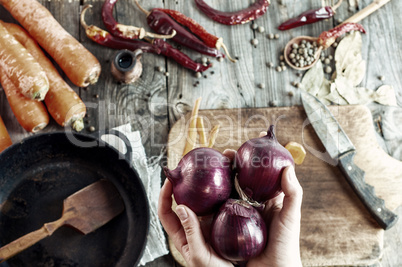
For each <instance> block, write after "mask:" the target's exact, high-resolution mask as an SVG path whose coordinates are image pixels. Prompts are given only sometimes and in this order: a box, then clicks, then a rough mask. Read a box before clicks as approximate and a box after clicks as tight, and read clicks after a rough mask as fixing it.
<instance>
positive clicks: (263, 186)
mask: <svg viewBox="0 0 402 267" xmlns="http://www.w3.org/2000/svg"><path fill="white" fill-rule="evenodd" d="M289 165H293V166H294V161H293V158H292V155H291V154H290V152H289V151H288V150H287V149H286V148H284V147H283V146H282V145H281V144H279V143H278V140H277V139H276V137H275V134H274V126H273V125H271V126H270V127H269V129H268V133H267V135H266V136H263V137H260V138H254V139H251V140H249V141H247V142H245V143H244V144H243V145H242V146H241V147H240V148H239V150H238V151H237V153H236V158H235V168H236V170H237V173H238V175H237V179H238V182H239V185H240V187H241V189H242V190H243V192H244V193H245V194H246V195H247V196H248V197H249V198H251V199H252V200H255V201H257V202H260V203H263V202H265V201H267V200H268V199H271V198H273V197H275V196H277V195H278V194H279V193H280V192H281V191H282V188H281V176H282V172H283V170H284V169H285V167H287V166H289Z"/></svg>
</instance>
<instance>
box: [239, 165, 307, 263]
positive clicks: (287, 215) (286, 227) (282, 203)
mask: <svg viewBox="0 0 402 267" xmlns="http://www.w3.org/2000/svg"><path fill="white" fill-rule="evenodd" d="M281 185H282V191H283V193H281V194H280V195H278V196H277V197H275V198H273V199H271V200H269V201H268V202H267V203H266V205H265V208H264V212H263V217H264V220H265V222H266V224H267V227H268V243H267V247H266V248H265V250H264V251H263V252H262V253H261V254H260V255H259V256H257V257H256V258H253V259H251V260H250V261H249V262H248V264H247V266H248V267H252V266H272V267H279V266H292V267H301V266H302V263H301V259H300V245H299V238H300V219H301V203H302V197H303V190H302V187H301V186H300V184H299V181H298V180H297V178H296V174H295V171H294V168H293V166H289V167H286V169H285V170H284V172H283V174H282V181H281Z"/></svg>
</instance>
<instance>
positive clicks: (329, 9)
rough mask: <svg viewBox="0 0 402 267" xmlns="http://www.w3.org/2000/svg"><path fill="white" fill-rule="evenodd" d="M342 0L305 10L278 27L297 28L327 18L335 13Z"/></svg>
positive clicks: (283, 29)
mask: <svg viewBox="0 0 402 267" xmlns="http://www.w3.org/2000/svg"><path fill="white" fill-rule="evenodd" d="M342 1H343V0H339V1H338V3H336V5H334V6H325V7H321V8H317V9H312V10H307V11H305V12H303V13H301V14H300V15H299V16H297V17H294V18H291V19H289V20H287V21H285V22H284V23H282V24H281V25H279V27H278V29H279V30H281V31H285V30H289V29H293V28H297V27H300V26H303V25H307V24H312V23H315V22H317V21H320V20H323V19H329V18H331V17H333V16H334V15H335V11H336V10H337V9H338V7H339V6H340V5H341V4H342Z"/></svg>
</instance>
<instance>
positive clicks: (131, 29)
mask: <svg viewBox="0 0 402 267" xmlns="http://www.w3.org/2000/svg"><path fill="white" fill-rule="evenodd" d="M116 2H117V0H106V1H105V3H104V4H103V6H102V20H103V23H104V24H105V26H106V28H107V29H108V31H109V32H110V33H111V34H113V35H114V36H117V37H120V38H125V39H143V38H144V37H151V38H160V39H170V38H172V37H173V36H174V35H175V34H176V32H175V31H172V33H171V34H168V35H160V34H156V33H151V32H146V31H145V29H144V28H138V27H135V26H130V25H123V24H120V23H118V22H117V21H116V20H115V19H114V17H113V8H114V5H115V4H116Z"/></svg>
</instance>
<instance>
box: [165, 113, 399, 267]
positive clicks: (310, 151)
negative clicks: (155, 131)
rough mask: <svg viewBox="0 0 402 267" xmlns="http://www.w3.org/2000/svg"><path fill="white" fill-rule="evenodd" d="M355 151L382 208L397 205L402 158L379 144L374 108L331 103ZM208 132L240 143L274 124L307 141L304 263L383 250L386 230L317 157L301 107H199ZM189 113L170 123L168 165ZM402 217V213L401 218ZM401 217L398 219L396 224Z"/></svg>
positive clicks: (221, 141)
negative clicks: (217, 127)
mask: <svg viewBox="0 0 402 267" xmlns="http://www.w3.org/2000/svg"><path fill="white" fill-rule="evenodd" d="M329 108H330V110H331V112H332V113H333V115H334V117H335V118H336V119H337V120H338V122H339V123H340V124H341V126H342V128H343V129H344V130H345V132H346V133H347V134H348V136H349V138H350V139H351V141H352V142H353V144H354V145H355V147H356V149H357V154H356V157H355V162H356V164H357V165H358V166H359V167H360V168H361V169H363V170H364V171H365V172H366V182H367V183H368V184H371V185H373V186H374V187H375V191H376V194H377V196H379V197H381V198H383V199H384V200H385V203H386V207H387V208H389V209H390V210H395V209H396V208H397V207H398V206H399V205H402V194H401V192H402V162H400V161H398V160H396V159H393V158H392V157H390V156H389V155H388V154H386V153H385V152H384V151H383V150H382V149H381V147H380V146H379V145H378V143H377V140H376V137H375V132H374V127H373V122H372V117H371V113H370V111H369V110H368V108H366V107H365V106H330V107H329ZM199 116H202V117H204V123H205V127H207V128H208V129H207V130H208V131H209V130H210V129H211V128H212V127H213V126H214V125H217V124H220V131H219V135H218V138H217V140H216V144H215V148H216V149H217V150H219V151H223V150H224V149H225V148H231V149H237V148H238V147H239V146H240V145H241V144H242V143H244V142H245V141H246V140H248V139H251V138H255V137H258V134H259V133H260V132H261V131H266V130H267V129H268V126H269V125H270V124H275V125H276V136H277V138H278V141H279V142H280V143H281V144H282V145H285V144H286V143H287V142H289V141H296V142H299V143H301V144H303V145H304V147H305V148H306V150H307V156H306V159H305V161H304V163H303V164H302V165H300V166H296V174H297V177H298V178H299V180H300V183H301V185H302V187H303V191H304V194H303V205H302V223H301V240H300V246H301V257H302V262H303V265H304V266H334V265H336V266H338V265H370V264H373V263H375V262H376V261H377V260H378V259H379V258H380V257H381V254H382V250H383V236H384V231H383V230H382V229H381V228H380V227H379V226H378V225H377V224H376V222H375V221H374V220H373V219H372V218H371V216H370V214H369V213H368V212H367V211H366V209H365V207H364V206H363V204H362V203H361V202H360V200H359V199H358V198H357V197H356V196H355V194H354V192H353V191H352V189H351V188H350V186H349V184H348V183H347V182H346V179H345V178H344V177H343V174H342V173H341V171H340V170H339V169H338V167H336V166H332V165H331V164H329V163H327V162H326V161H325V160H323V159H322V152H324V151H325V149H324V147H323V145H322V144H321V142H320V140H319V139H318V137H317V135H316V134H315V132H314V129H313V128H312V126H311V125H310V124H309V122H308V120H307V119H306V115H305V112H304V110H303V108H302V107H283V108H258V109H230V110H201V111H200V112H199ZM189 119H190V114H188V115H187V116H185V117H183V118H181V119H180V120H179V121H177V122H176V124H175V125H174V126H173V127H172V129H171V131H170V134H169V141H168V166H169V168H175V167H176V166H177V163H178V161H179V160H180V158H181V155H182V152H183V148H184V143H185V138H186V130H187V127H188V123H189ZM400 220H402V219H400ZM398 223H401V222H398Z"/></svg>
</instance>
